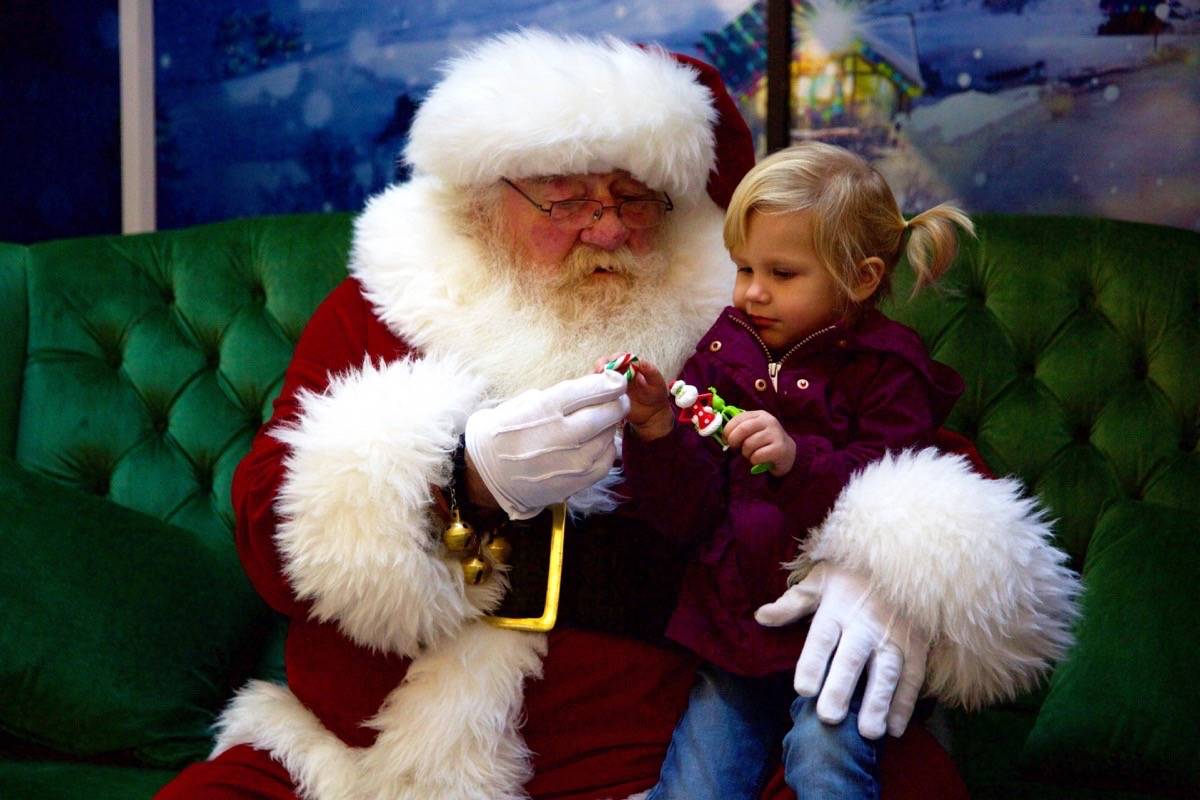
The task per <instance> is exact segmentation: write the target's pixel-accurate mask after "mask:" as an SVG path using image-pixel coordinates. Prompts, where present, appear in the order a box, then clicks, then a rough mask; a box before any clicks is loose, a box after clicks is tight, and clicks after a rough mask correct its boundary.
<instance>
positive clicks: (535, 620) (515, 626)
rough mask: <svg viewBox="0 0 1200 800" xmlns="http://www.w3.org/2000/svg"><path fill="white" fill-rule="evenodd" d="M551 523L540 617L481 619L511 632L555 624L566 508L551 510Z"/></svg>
mask: <svg viewBox="0 0 1200 800" xmlns="http://www.w3.org/2000/svg"><path fill="white" fill-rule="evenodd" d="M551 512H552V517H551V520H550V563H549V565H548V566H547V569H546V604H545V605H544V606H543V607H542V615H541V616H540V617H490V616H485V617H484V619H485V620H486V621H487V622H488V623H489V624H491V625H494V626H496V627H497V628H504V629H506V630H510V631H535V632H537V633H545V632H546V631H548V630H550V629H551V628H553V627H554V623H555V622H557V621H558V593H559V589H560V588H561V587H562V567H563V541H564V539H566V531H567V505H566V503H559V504H558V505H556V506H553V507H552V508H551Z"/></svg>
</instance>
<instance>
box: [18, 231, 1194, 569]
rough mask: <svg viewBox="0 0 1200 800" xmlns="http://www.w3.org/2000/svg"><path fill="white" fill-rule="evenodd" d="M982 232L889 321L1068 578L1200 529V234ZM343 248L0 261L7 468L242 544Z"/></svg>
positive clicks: (317, 241) (154, 247)
mask: <svg viewBox="0 0 1200 800" xmlns="http://www.w3.org/2000/svg"><path fill="white" fill-rule="evenodd" d="M977 223H978V227H979V238H978V240H977V241H972V240H967V241H965V242H964V243H963V247H962V250H961V253H960V256H959V258H958V260H957V262H956V264H955V265H954V266H953V267H952V269H951V270H950V272H949V273H948V274H947V276H946V278H945V279H944V280H943V282H942V284H941V285H940V287H939V288H938V289H934V290H927V291H926V292H923V293H922V294H920V295H918V296H917V298H916V299H915V300H912V301H909V300H908V293H909V291H910V288H911V285H912V279H911V273H910V272H909V271H908V269H907V266H906V265H904V264H902V265H901V267H900V269H899V270H898V272H897V275H896V280H895V286H894V297H893V299H892V300H890V301H889V302H887V303H885V305H884V310H885V311H886V312H887V313H888V314H890V315H891V316H893V317H895V318H897V319H899V320H901V321H902V322H905V323H906V324H909V325H911V326H912V327H914V328H916V329H917V330H918V331H919V332H920V333H921V335H922V337H923V338H924V339H925V341H926V342H927V343H928V344H929V346H930V348H931V350H932V351H933V353H934V355H935V357H937V358H939V359H940V360H942V361H945V362H946V363H948V364H950V365H951V366H953V367H955V368H956V369H958V370H959V372H961V373H962V375H963V377H964V378H965V380H966V384H967V390H966V394H965V395H964V396H963V398H962V400H961V401H960V402H959V404H958V405H957V407H956V408H955V410H954V412H953V414H952V416H951V418H950V420H949V427H951V428H952V429H954V430H957V431H959V432H961V433H964V434H966V435H967V436H968V437H970V438H972V439H974V440H975V441H976V443H977V444H978V446H979V449H980V452H981V453H982V455H983V457H984V458H985V459H986V461H987V462H988V463H989V464H990V465H991V467H992V468H993V470H994V471H995V472H997V473H999V474H1015V475H1017V476H1019V477H1020V478H1022V479H1023V480H1024V481H1025V483H1026V485H1028V486H1029V487H1031V488H1032V489H1033V490H1034V491H1036V492H1037V493H1039V494H1040V495H1041V496H1042V498H1043V500H1044V501H1045V503H1046V504H1047V505H1048V507H1049V509H1050V511H1051V514H1052V515H1053V516H1054V517H1055V518H1056V520H1057V523H1056V530H1057V533H1058V536H1059V538H1060V541H1061V544H1062V546H1063V547H1064V548H1065V549H1066V550H1067V551H1068V552H1069V553H1070V554H1071V557H1072V559H1073V561H1074V562H1075V566H1076V567H1078V566H1079V565H1080V563H1082V559H1083V556H1084V554H1085V552H1086V549H1087V543H1088V538H1089V536H1090V535H1091V531H1092V529H1093V527H1094V525H1095V522H1096V519H1097V517H1098V516H1099V514H1100V513H1101V510H1102V508H1103V507H1104V506H1105V505H1106V504H1107V503H1109V502H1110V501H1113V500H1117V499H1122V498H1137V499H1146V500H1151V501H1154V502H1157V503H1161V504H1164V505H1168V506H1174V507H1180V508H1188V509H1192V510H1200V497H1198V496H1197V494H1198V493H1197V492H1196V487H1197V486H1200V454H1198V452H1197V438H1198V422H1197V417H1198V413H1200V412H1198V408H1200V322H1198V318H1200V313H1198V311H1197V308H1198V304H1200V289H1198V271H1200V264H1198V261H1200V234H1197V233H1195V232H1191V231H1185V230H1180V229H1173V228H1162V227H1155V226H1149V225H1142V224H1136V223H1127V222H1115V221H1108V220H1100V219H1091V218H1061V217H1021V216H986V215H982V216H979V217H978V218H977ZM350 226H351V218H350V216H349V215H345V214H318V215H296V216H288V217H273V218H272V217H266V218H259V219H253V220H242V221H235V222H228V223H220V224H216V225H207V226H201V227H195V228H190V229H185V230H180V231H168V232H161V233H156V234H146V235H139V236H126V237H101V238H89V239H78V240H69V241H61V242H49V243H45V244H41V245H35V246H33V247H29V248H23V247H12V246H4V247H0V308H3V310H4V313H5V315H6V328H5V329H6V331H13V330H16V329H17V328H18V327H20V325H18V324H16V323H19V322H21V320H19V319H18V317H19V315H20V314H22V313H26V311H25V309H26V305H24V304H22V303H20V302H18V301H19V299H20V296H21V295H24V297H25V298H27V326H26V329H27V335H26V339H25V340H24V341H21V340H20V337H19V336H17V335H15V334H14V335H6V337H4V338H3V340H0V357H2V362H0V391H2V392H3V393H2V394H0V423H2V424H0V445H3V446H5V447H6V448H11V449H9V450H7V451H8V452H12V451H13V450H15V454H16V457H17V459H18V460H19V461H20V462H21V463H22V464H24V465H25V466H26V467H27V468H29V469H32V470H34V471H36V472H39V473H43V474H46V475H49V476H52V477H54V478H56V479H58V480H60V481H63V482H65V483H68V484H71V485H74V486H78V487H81V488H84V489H88V490H90V491H93V492H96V493H98V494H102V495H106V496H108V497H109V498H111V499H112V500H114V501H115V502H118V503H120V504H122V505H125V506H128V507H130V508H134V509H138V510H141V511H145V512H148V513H150V514H153V515H155V516H158V517H160V518H163V519H166V520H168V521H171V522H174V523H175V524H178V525H181V526H183V527H185V528H189V529H193V530H198V531H204V532H206V533H212V532H218V531H219V532H222V533H227V532H228V530H229V528H230V527H231V526H232V512H231V509H230V505H229V485H230V480H231V477H232V474H233V469H234V467H235V466H236V464H237V462H238V460H239V459H240V458H241V456H242V455H243V454H244V452H245V451H246V449H247V448H248V446H249V442H250V439H251V437H252V435H253V433H254V431H255V430H256V428H257V427H258V426H259V425H260V424H261V422H262V421H263V420H264V419H265V418H266V417H267V416H268V415H269V413H270V403H271V400H272V399H273V397H274V395H275V393H276V392H277V391H278V389H279V386H280V382H281V379H282V376H283V371H284V369H285V367H286V364H287V361H288V358H289V355H290V353H291V349H292V346H293V344H294V343H295V340H296V338H297V337H298V336H299V334H300V331H301V329H302V328H303V326H304V323H305V321H306V320H307V319H308V317H309V315H310V314H311V313H312V311H313V310H314V309H315V308H316V306H317V304H318V303H319V302H320V301H321V299H322V298H323V297H324V295H325V294H326V293H327V292H328V291H329V290H330V289H331V288H332V287H333V286H334V285H336V283H337V282H338V281H339V280H341V279H342V277H344V275H345V264H346V257H347V252H348V248H349V241H350ZM9 315H13V316H9ZM17 397H19V402H18V401H14V399H13V398H17Z"/></svg>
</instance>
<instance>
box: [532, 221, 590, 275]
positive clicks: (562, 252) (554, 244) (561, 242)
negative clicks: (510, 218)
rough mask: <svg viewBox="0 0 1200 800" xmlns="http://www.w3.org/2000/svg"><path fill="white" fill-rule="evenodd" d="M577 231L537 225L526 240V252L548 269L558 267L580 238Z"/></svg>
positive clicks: (534, 260)
mask: <svg viewBox="0 0 1200 800" xmlns="http://www.w3.org/2000/svg"><path fill="white" fill-rule="evenodd" d="M578 237H579V234H578V233H577V232H573V231H572V232H565V231H561V230H559V229H558V228H556V227H551V228H546V227H543V226H537V227H535V228H534V229H533V230H531V231H530V232H529V236H528V238H527V240H526V252H527V253H529V255H530V256H531V259H530V260H531V261H533V262H534V263H535V264H537V265H538V266H540V267H545V268H546V269H547V271H552V270H554V269H557V268H558V267H560V266H561V265H562V262H563V260H564V259H565V258H566V257H567V254H568V253H570V252H571V248H572V247H574V246H575V241H576V239H578Z"/></svg>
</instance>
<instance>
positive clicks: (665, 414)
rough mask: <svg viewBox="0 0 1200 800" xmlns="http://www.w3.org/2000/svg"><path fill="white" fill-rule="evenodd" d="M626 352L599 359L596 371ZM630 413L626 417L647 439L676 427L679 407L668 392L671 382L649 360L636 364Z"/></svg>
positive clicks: (629, 391) (630, 386)
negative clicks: (676, 411)
mask: <svg viewBox="0 0 1200 800" xmlns="http://www.w3.org/2000/svg"><path fill="white" fill-rule="evenodd" d="M621 355H622V354H620V353H617V354H615V355H613V356H611V357H609V358H605V359H598V360H597V361H596V371H597V372H599V371H600V370H602V369H604V365H605V364H609V363H612V361H614V360H615V359H617V358H619V357H620V356H621ZM627 394H628V396H629V414H628V415H626V417H625V419H626V421H628V422H629V425H630V427H632V428H633V429H634V431H635V432H636V433H637V435H638V436H640V437H641V438H643V439H646V440H652V439H660V438H662V437H663V436H666V435H667V434H668V433H670V432H671V430H672V429H673V428H674V427H675V407H674V406H673V405H672V404H671V395H670V394H669V393H668V392H667V382H666V379H664V378H663V376H662V373H660V372H659V371H658V368H657V367H655V366H654V365H653V364H651V363H650V362H649V361H642V360H639V361H637V362H635V363H634V364H633V380H632V381H630V382H629V389H628V391H627Z"/></svg>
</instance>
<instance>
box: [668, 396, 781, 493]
mask: <svg viewBox="0 0 1200 800" xmlns="http://www.w3.org/2000/svg"><path fill="white" fill-rule="evenodd" d="M670 391H671V394H672V395H673V396H674V397H675V405H677V406H678V407H679V409H680V411H679V421H680V422H690V423H691V424H692V426H693V427H694V428H695V429H696V432H697V433H699V434H700V435H701V436H705V437H708V436H711V437H712V438H713V440H714V441H716V443H717V444H719V445H721V449H722V450H728V449H729V443H728V442H726V441H725V437H724V436H723V435H722V432H723V431H724V430H725V423H727V422H728V421H729V420H731V419H733V418H734V417H736V416H737V415H738V414H741V413H743V412H744V411H745V409H743V408H738V407H737V406H734V405H730V404H729V403H726V402H725V401H724V400H722V399H721V395H719V394H717V390H716V389H714V388H713V387H711V386H710V387H708V391H707V392H704V393H703V394H701V392H700V390H698V389H697V388H696V387H695V386H692V385H691V384H690V383H684V382H683V381H675V382H674V383H673V384H671V390H670ZM773 466H774V465H773V464H772V463H770V462H767V463H765V464H755V465H754V466H752V467H750V474H751V475H761V474H763V473H764V472H770V471H771V469H772V468H773Z"/></svg>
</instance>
